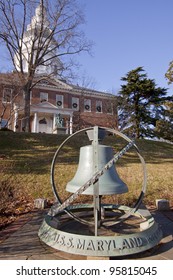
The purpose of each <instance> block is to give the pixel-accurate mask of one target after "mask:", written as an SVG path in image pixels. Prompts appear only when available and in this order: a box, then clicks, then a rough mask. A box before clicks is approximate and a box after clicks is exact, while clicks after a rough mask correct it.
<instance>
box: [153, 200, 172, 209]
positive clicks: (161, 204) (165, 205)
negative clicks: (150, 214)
mask: <svg viewBox="0 0 173 280" xmlns="http://www.w3.org/2000/svg"><path fill="white" fill-rule="evenodd" d="M156 207H157V209H158V210H160V211H166V210H170V206H169V200H167V199H156Z"/></svg>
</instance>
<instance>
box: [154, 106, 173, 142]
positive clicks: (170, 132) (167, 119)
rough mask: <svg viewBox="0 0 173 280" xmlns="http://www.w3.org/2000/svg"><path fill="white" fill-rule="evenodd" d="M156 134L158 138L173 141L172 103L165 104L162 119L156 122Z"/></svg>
mask: <svg viewBox="0 0 173 280" xmlns="http://www.w3.org/2000/svg"><path fill="white" fill-rule="evenodd" d="M156 133H157V135H158V137H161V138H163V139H166V140H169V141H173V102H171V101H169V102H166V103H165V114H164V118H163V119H160V120H158V121H157V123H156Z"/></svg>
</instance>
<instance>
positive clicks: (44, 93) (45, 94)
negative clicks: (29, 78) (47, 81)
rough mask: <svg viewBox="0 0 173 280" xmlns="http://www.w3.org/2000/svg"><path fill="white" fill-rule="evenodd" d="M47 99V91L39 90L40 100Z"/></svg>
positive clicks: (44, 100)
mask: <svg viewBox="0 0 173 280" xmlns="http://www.w3.org/2000/svg"><path fill="white" fill-rule="evenodd" d="M46 101H48V93H47V92H40V102H46Z"/></svg>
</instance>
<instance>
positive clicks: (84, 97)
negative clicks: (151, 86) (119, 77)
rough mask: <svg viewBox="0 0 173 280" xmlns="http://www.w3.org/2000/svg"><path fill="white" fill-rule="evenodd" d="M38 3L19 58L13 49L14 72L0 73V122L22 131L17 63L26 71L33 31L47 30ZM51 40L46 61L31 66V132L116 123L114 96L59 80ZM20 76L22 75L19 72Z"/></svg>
mask: <svg viewBox="0 0 173 280" xmlns="http://www.w3.org/2000/svg"><path fill="white" fill-rule="evenodd" d="M42 5H43V4H42V2H40V4H39V5H38V7H37V8H36V10H35V15H34V16H33V18H32V19H31V23H30V24H28V25H27V28H26V32H25V33H24V37H23V43H22V51H23V53H22V54H23V56H22V57H23V58H22V59H23V60H22V62H21V61H19V57H18V54H17V53H16V54H15V56H14V62H15V68H16V70H17V71H18V73H6V74H5V73H1V74H0V125H1V127H4V126H7V127H8V128H10V129H12V130H14V131H25V127H24V94H23V91H22V84H20V79H19V73H20V63H22V65H23V69H24V73H27V71H28V68H29V59H30V56H31V55H33V56H34V54H33V47H32V45H31V42H32V41H33V39H34V38H33V36H34V34H39V32H40V28H43V30H44V36H45V35H46V36H49V33H50V28H49V21H48V20H47V16H46V10H45V8H44V6H42ZM54 44H55V42H54V39H53V38H52V41H50V42H49V49H50V51H49V52H48V54H47V55H46V57H44V60H45V61H47V60H49V63H46V62H45V63H42V64H41V65H38V66H37V68H36V70H35V81H34V84H35V86H34V87H33V89H32V92H31V94H30V130H31V132H35V133H39V132H42V133H66V134H71V133H72V132H74V131H76V130H78V129H81V128H83V127H87V126H93V125H99V126H105V127H117V123H116V122H117V115H116V113H117V111H116V99H115V96H113V95H111V94H108V93H104V92H100V91H96V90H89V89H87V88H83V87H79V86H76V85H72V84H68V83H67V82H65V81H62V80H61V78H60V76H59V75H58V72H57V69H58V68H61V65H62V63H61V61H60V60H59V58H58V56H56V53H55V48H54ZM55 57H56V58H55ZM23 75H25V74H23ZM20 78H23V77H22V75H21V77H20ZM21 81H22V79H21Z"/></svg>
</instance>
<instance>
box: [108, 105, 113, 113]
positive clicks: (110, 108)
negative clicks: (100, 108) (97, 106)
mask: <svg viewBox="0 0 173 280" xmlns="http://www.w3.org/2000/svg"><path fill="white" fill-rule="evenodd" d="M107 114H110V115H113V104H112V103H108V104H107Z"/></svg>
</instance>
